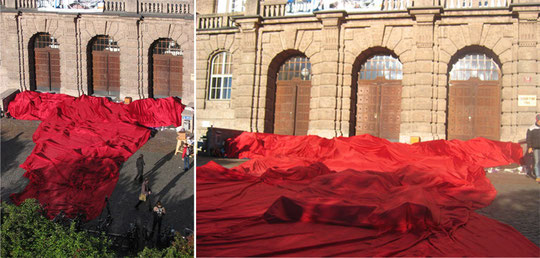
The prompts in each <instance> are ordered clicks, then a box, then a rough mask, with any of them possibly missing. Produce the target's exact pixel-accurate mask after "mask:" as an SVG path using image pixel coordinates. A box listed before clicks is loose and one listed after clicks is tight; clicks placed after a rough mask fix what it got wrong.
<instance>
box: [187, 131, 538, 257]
mask: <svg viewBox="0 0 540 258" xmlns="http://www.w3.org/2000/svg"><path fill="white" fill-rule="evenodd" d="M227 147H228V148H227V154H228V156H229V157H240V158H250V160H249V161H247V162H245V163H243V164H242V165H240V166H237V167H235V168H232V169H226V168H223V167H221V166H219V165H218V164H216V163H213V162H210V163H208V164H207V165H205V166H202V167H198V168H197V254H198V255H200V256H538V255H540V249H539V248H538V247H537V246H536V245H535V244H533V243H532V242H531V241H529V240H528V239H526V238H525V237H524V236H522V235H521V234H520V233H519V232H517V231H516V230H515V229H513V228H512V227H509V226H507V225H504V224H502V223H500V222H497V221H495V220H492V219H489V218H487V217H484V216H481V215H478V214H476V213H475V212H474V210H475V209H478V208H482V207H485V206H487V205H489V204H490V203H491V201H492V200H493V199H494V197H495V195H496V191H495V189H494V187H493V186H492V185H491V183H490V182H489V180H488V179H487V178H486V177H485V172H484V170H483V167H491V166H498V165H504V164H509V163H517V162H518V161H519V159H520V157H521V156H522V151H521V148H520V146H519V145H518V144H514V143H505V142H496V141H490V140H487V139H483V138H477V139H473V140H470V141H465V142H464V141H458V140H452V141H444V140H438V141H430V142H422V143H417V144H413V145H409V144H402V143H391V142H389V141H387V140H384V139H380V138H377V137H373V136H370V135H362V136H355V137H349V138H345V137H338V138H334V139H325V138H320V137H317V136H281V135H272V134H260V133H243V134H242V135H240V136H239V137H237V138H235V139H232V140H230V141H229V142H228V146H227Z"/></svg>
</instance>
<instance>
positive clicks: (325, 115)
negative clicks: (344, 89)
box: [310, 108, 336, 121]
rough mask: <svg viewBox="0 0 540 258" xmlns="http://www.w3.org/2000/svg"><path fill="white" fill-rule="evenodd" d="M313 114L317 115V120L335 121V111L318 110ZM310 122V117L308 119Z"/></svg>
mask: <svg viewBox="0 0 540 258" xmlns="http://www.w3.org/2000/svg"><path fill="white" fill-rule="evenodd" d="M313 113H314V114H317V120H332V121H333V120H336V110H335V109H326V108H325V109H324V110H321V109H318V110H316V111H315V112H313ZM310 120H311V117H310Z"/></svg>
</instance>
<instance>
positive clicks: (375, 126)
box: [356, 77, 402, 141]
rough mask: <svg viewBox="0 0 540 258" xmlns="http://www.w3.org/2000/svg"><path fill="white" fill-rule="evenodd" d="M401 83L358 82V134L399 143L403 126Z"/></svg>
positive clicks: (383, 81)
mask: <svg viewBox="0 0 540 258" xmlns="http://www.w3.org/2000/svg"><path fill="white" fill-rule="evenodd" d="M401 88H402V87H401V81H400V80H386V79H384V78H382V77H379V78H377V79H375V80H359V81H358V92H357V111H356V134H357V135H360V134H371V135H373V136H377V137H381V138H385V139H389V140H393V141H398V140H399V132H400V125H401Z"/></svg>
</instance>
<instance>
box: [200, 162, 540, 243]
mask: <svg viewBox="0 0 540 258" xmlns="http://www.w3.org/2000/svg"><path fill="white" fill-rule="evenodd" d="M211 160H212V161H214V162H216V163H218V164H220V165H222V166H224V167H227V168H232V167H235V166H238V165H240V164H242V163H243V162H245V161H246V160H242V159H223V158H219V159H218V158H210V157H204V156H198V157H197V166H202V165H204V164H206V163H208V162H209V161H211ZM487 177H488V178H489V180H490V181H491V183H492V184H493V185H494V186H495V189H496V190H497V196H496V197H495V200H493V202H492V203H491V205H489V206H487V207H485V208H483V209H480V210H477V212H478V213H479V214H482V215H485V216H487V217H490V218H493V219H496V220H498V221H500V222H503V223H506V224H508V225H510V226H512V227H514V228H515V229H516V230H517V231H519V232H521V234H523V235H524V236H525V237H527V238H528V239H529V240H531V241H532V242H533V243H535V244H536V245H537V246H540V184H537V183H536V182H535V181H534V180H533V179H531V178H529V177H526V176H525V175H520V174H517V173H509V172H494V173H487Z"/></svg>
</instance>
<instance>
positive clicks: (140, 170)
mask: <svg viewBox="0 0 540 258" xmlns="http://www.w3.org/2000/svg"><path fill="white" fill-rule="evenodd" d="M144 165H145V163H144V156H143V155H142V154H141V155H140V156H139V158H137V176H136V177H135V179H134V180H135V181H137V178H138V179H139V183H140V182H142V180H143V172H144Z"/></svg>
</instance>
